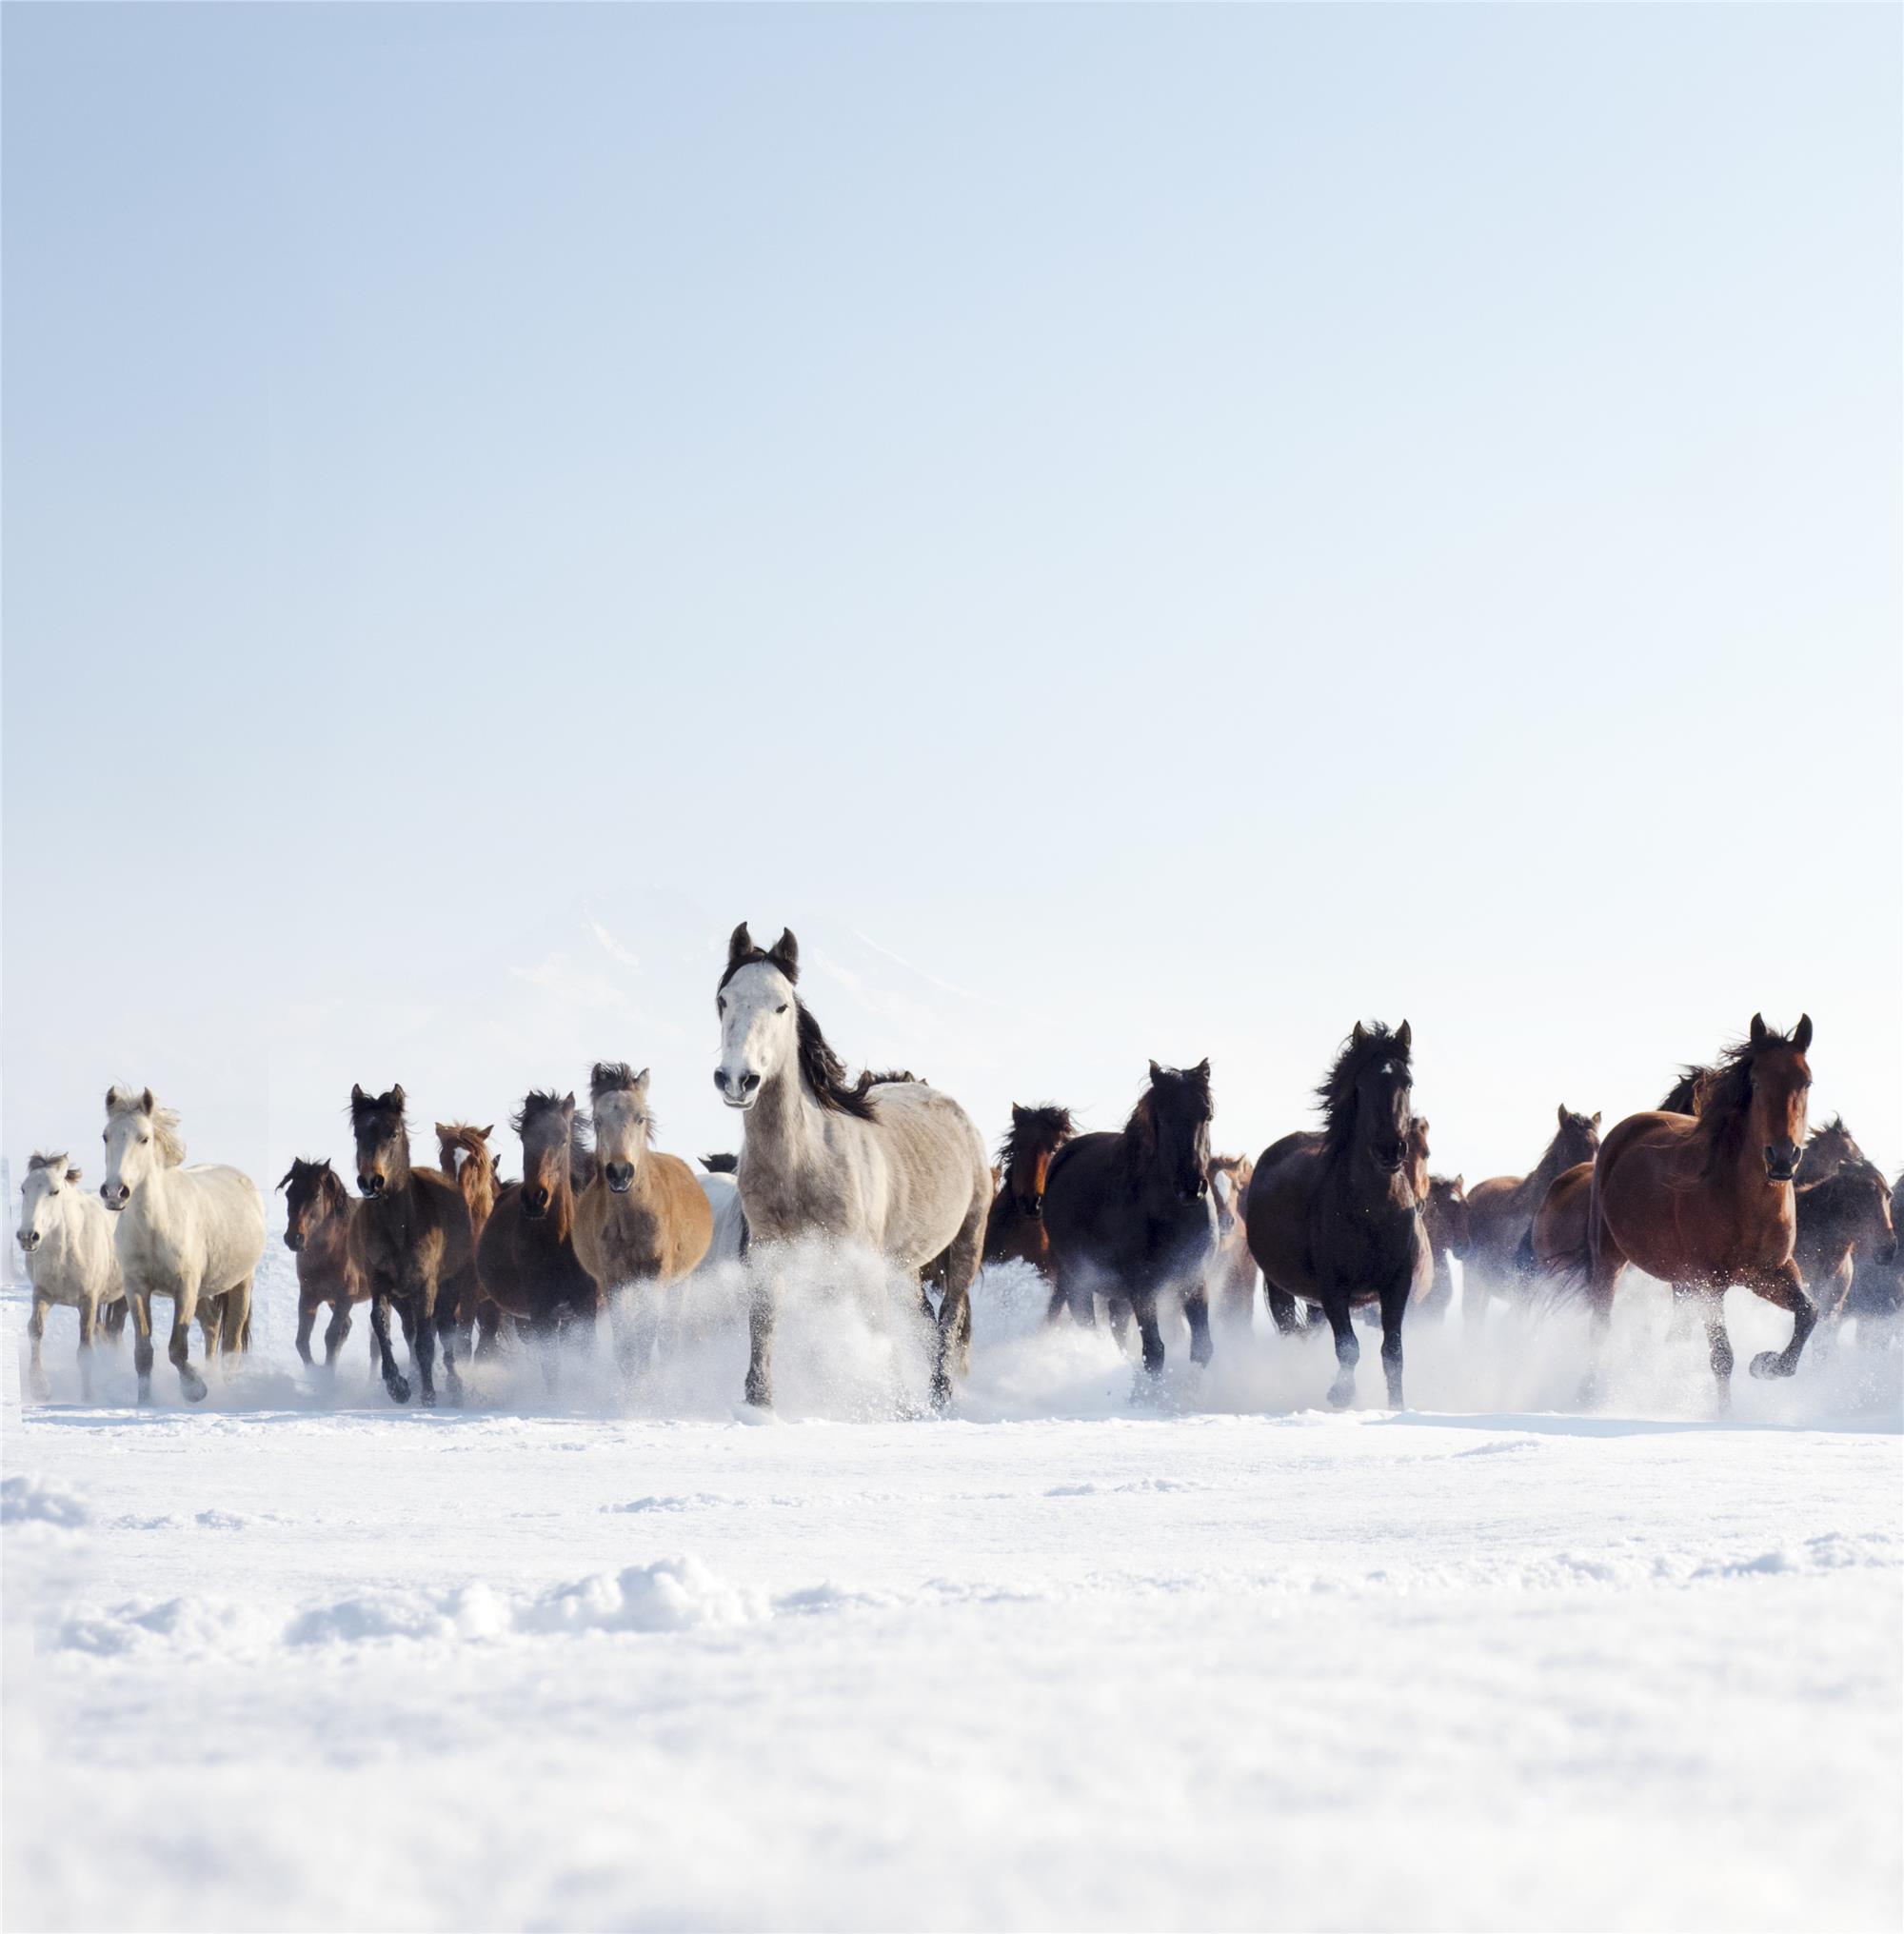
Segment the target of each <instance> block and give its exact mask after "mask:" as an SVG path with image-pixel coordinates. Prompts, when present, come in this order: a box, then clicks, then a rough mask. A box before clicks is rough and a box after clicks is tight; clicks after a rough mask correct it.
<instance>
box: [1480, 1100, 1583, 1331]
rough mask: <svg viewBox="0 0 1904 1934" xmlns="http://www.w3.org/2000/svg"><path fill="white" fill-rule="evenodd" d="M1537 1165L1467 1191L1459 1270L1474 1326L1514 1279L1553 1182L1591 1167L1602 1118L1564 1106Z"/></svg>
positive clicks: (1487, 1181)
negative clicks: (1464, 1253) (1582, 1164)
mask: <svg viewBox="0 0 1904 1934" xmlns="http://www.w3.org/2000/svg"><path fill="white" fill-rule="evenodd" d="M1557 1116H1558V1126H1557V1127H1556V1128H1555V1131H1554V1134H1553V1136H1552V1138H1551V1139H1550V1140H1549V1142H1548V1144H1547V1146H1546V1149H1545V1151H1544V1152H1543V1153H1542V1155H1541V1157H1540V1160H1539V1161H1538V1162H1537V1163H1536V1164H1535V1166H1534V1167H1533V1168H1532V1169H1531V1170H1530V1171H1529V1172H1528V1173H1527V1174H1525V1175H1491V1176H1489V1177H1488V1179H1487V1180H1486V1181H1485V1182H1478V1183H1476V1184H1475V1186H1473V1187H1472V1188H1471V1189H1469V1190H1468V1253H1467V1259H1466V1261H1465V1263H1464V1264H1463V1266H1462V1269H1461V1317H1462V1321H1463V1322H1465V1323H1478V1322H1479V1320H1480V1319H1481V1318H1482V1317H1483V1316H1484V1315H1485V1314H1486V1313H1487V1306H1488V1304H1489V1302H1490V1300H1491V1299H1492V1298H1493V1297H1495V1296H1497V1295H1505V1294H1506V1293H1508V1291H1509V1290H1511V1289H1512V1288H1513V1287H1514V1286H1515V1284H1516V1283H1517V1280H1519V1271H1520V1267H1521V1264H1522V1262H1523V1260H1524V1259H1523V1257H1522V1255H1521V1251H1522V1248H1523V1246H1524V1245H1525V1244H1526V1243H1527V1241H1528V1238H1529V1235H1530V1233H1531V1231H1532V1229H1533V1227H1534V1217H1535V1213H1536V1211H1537V1209H1538V1208H1539V1206H1540V1205H1541V1203H1542V1202H1544V1201H1545V1200H1546V1197H1547V1191H1548V1189H1549V1188H1551V1187H1552V1186H1553V1185H1554V1178H1555V1177H1556V1176H1557V1175H1559V1174H1560V1173H1562V1172H1563V1171H1564V1170H1566V1169H1569V1168H1572V1167H1573V1166H1575V1165H1576V1164H1577V1163H1580V1162H1591V1161H1592V1160H1593V1159H1594V1154H1595V1151H1596V1150H1597V1148H1598V1147H1599V1145H1600V1118H1599V1115H1598V1114H1597V1113H1595V1114H1592V1115H1580V1114H1575V1113H1574V1112H1573V1111H1572V1110H1571V1109H1570V1108H1569V1107H1567V1105H1566V1103H1565V1102H1562V1103H1561V1104H1560V1106H1559V1108H1558V1110H1557Z"/></svg>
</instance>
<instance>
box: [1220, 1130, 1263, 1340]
mask: <svg viewBox="0 0 1904 1934" xmlns="http://www.w3.org/2000/svg"><path fill="white" fill-rule="evenodd" d="M1255 1173H1256V1164H1255V1163H1254V1162H1252V1161H1251V1160H1250V1159H1249V1157H1248V1156H1247V1155H1212V1156H1211V1157H1210V1196H1211V1199H1212V1200H1213V1201H1214V1202H1215V1203H1216V1205H1217V1253H1216V1255H1215V1257H1214V1258H1213V1259H1212V1260H1211V1264H1210V1296H1211V1300H1212V1301H1213V1302H1214V1303H1215V1304H1216V1306H1217V1315H1218V1317H1219V1318H1220V1320H1221V1322H1222V1326H1223V1328H1224V1329H1225V1331H1233V1332H1235V1334H1236V1335H1238V1336H1247V1335H1248V1334H1249V1332H1250V1329H1251V1327H1252V1326H1253V1324H1254V1321H1255V1315H1256V1258H1255V1257H1254V1256H1253V1255H1251V1254H1250V1246H1249V1234H1248V1232H1247V1231H1246V1230H1245V1229H1244V1227H1243V1205H1244V1204H1245V1203H1246V1202H1248V1200H1249V1186H1250V1178H1251V1176H1253V1175H1254V1174H1255Z"/></svg>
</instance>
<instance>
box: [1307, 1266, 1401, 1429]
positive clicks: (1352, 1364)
mask: <svg viewBox="0 0 1904 1934" xmlns="http://www.w3.org/2000/svg"><path fill="white" fill-rule="evenodd" d="M1322 1314H1323V1315H1324V1316H1325V1317H1327V1318H1328V1320H1329V1327H1330V1329H1331V1330H1332V1331H1333V1332H1334V1333H1335V1338H1336V1381H1335V1382H1334V1383H1333V1384H1331V1385H1330V1386H1329V1402H1330V1403H1331V1404H1332V1405H1334V1406H1335V1407H1336V1408H1337V1409H1338V1410H1339V1409H1341V1408H1342V1406H1344V1405H1346V1404H1352V1403H1354V1402H1355V1397H1356V1366H1357V1365H1358V1364H1359V1363H1360V1362H1361V1360H1362V1346H1361V1345H1360V1344H1359V1343H1358V1342H1357V1341H1356V1326H1355V1323H1354V1321H1353V1320H1352V1319H1351V1317H1350V1313H1349V1299H1348V1294H1347V1292H1346V1291H1345V1290H1341V1289H1331V1290H1329V1291H1327V1292H1326V1293H1325V1294H1324V1296H1323V1298H1322ZM1384 1347H1386V1346H1384Z"/></svg>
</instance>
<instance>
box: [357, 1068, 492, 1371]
mask: <svg viewBox="0 0 1904 1934" xmlns="http://www.w3.org/2000/svg"><path fill="white" fill-rule="evenodd" d="M350 1128H351V1132H352V1134H353V1135H354V1136H355V1137H356V1141H357V1187H358V1190H359V1192H360V1193H361V1194H362V1195H363V1197H364V1201H363V1204H362V1205H361V1206H360V1207H359V1208H358V1211H357V1232H358V1239H359V1243H360V1250H359V1253H360V1256H361V1258H362V1264H363V1268H364V1273H365V1275H366V1277H367V1279H368V1285H369V1299H370V1333H371V1335H372V1336H373V1337H374V1338H375V1339H376V1346H377V1363H378V1366H379V1368H380V1369H381V1371H382V1373H383V1378H384V1387H385V1388H386V1389H387V1391H388V1392H389V1393H390V1397H391V1400H392V1402H394V1403H398V1404H407V1403H408V1402H409V1396H410V1386H409V1380H408V1379H407V1377H405V1376H404V1375H403V1373H402V1372H401V1371H400V1370H399V1369H398V1368H397V1360H396V1358H395V1357H394V1356H393V1355H392V1354H391V1352H390V1306H391V1305H392V1304H393V1303H394V1304H395V1305H396V1306H397V1309H398V1312H399V1314H400V1316H401V1317H402V1320H403V1324H404V1328H405V1331H406V1333H407V1335H408V1337H409V1340H410V1348H411V1350H412V1351H413V1353H414V1359H415V1366H416V1372H417V1381H418V1384H419V1385H420V1386H421V1390H420V1395H419V1399H418V1401H419V1402H421V1403H423V1404H426V1405H431V1404H434V1403H435V1402H436V1379H435V1357H436V1345H437V1343H438V1342H439V1341H440V1342H441V1343H442V1345H443V1374H444V1380H445V1382H446V1384H447V1386H448V1388H449V1401H450V1402H451V1403H452V1404H460V1403H461V1402H462V1401H463V1380H462V1378H461V1377H460V1376H459V1375H458V1373H457V1369H456V1344H455V1339H456V1333H457V1330H458V1328H459V1327H460V1326H461V1325H462V1324H464V1323H466V1322H467V1321H468V1319H469V1316H470V1315H471V1314H473V1312H474V1309H475V1304H476V1271H475V1268H474V1266H473V1261H474V1250H475V1242H474V1239H473V1237H472V1235H471V1232H470V1227H469V1208H468V1205H467V1204H466V1203H465V1201H464V1200H463V1196H462V1192H461V1191H460V1190H459V1189H458V1188H457V1186H456V1185H455V1183H453V1182H452V1181H450V1179H449V1178H448V1176H446V1175H445V1174H444V1173H443V1172H442V1171H441V1170H440V1169H436V1168H413V1167H412V1166H410V1131H409V1124H408V1122H407V1120H406V1118H405V1115H404V1090H403V1085H402V1084H401V1083H399V1084H398V1085H397V1086H396V1087H392V1088H388V1089H387V1090H386V1091H385V1092H384V1093H382V1094H380V1095H367V1094H366V1093H365V1092H364V1090H363V1089H362V1088H361V1087H357V1086H355V1085H354V1084H353V1085H352V1087H351V1089H350Z"/></svg>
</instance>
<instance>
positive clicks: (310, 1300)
mask: <svg viewBox="0 0 1904 1934" xmlns="http://www.w3.org/2000/svg"><path fill="white" fill-rule="evenodd" d="M316 1324H317V1298H316V1297H315V1296H300V1297H299V1298H298V1333H297V1353H298V1355H299V1356H300V1357H301V1358H302V1359H303V1360H304V1366H305V1368H306V1369H309V1368H311V1367H312V1364H311V1354H310V1333H311V1330H312V1329H313V1328H314V1327H315V1326H316ZM331 1325H332V1327H333V1328H334V1327H335V1326H336V1317H335V1314H334V1312H333V1315H332V1319H331ZM329 1340H330V1339H329V1337H328V1335H327V1336H326V1338H325V1341H326V1343H328V1342H329ZM331 1354H332V1355H333V1356H334V1355H335V1354H336V1352H335V1351H334V1350H333V1351H332V1352H331Z"/></svg>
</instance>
